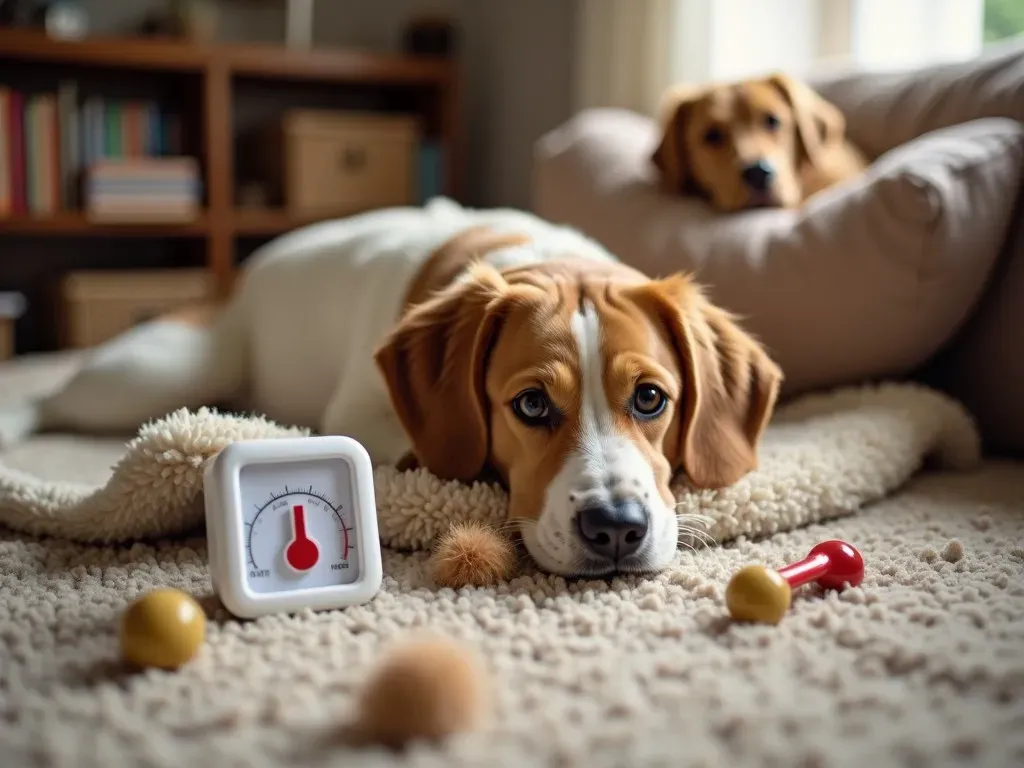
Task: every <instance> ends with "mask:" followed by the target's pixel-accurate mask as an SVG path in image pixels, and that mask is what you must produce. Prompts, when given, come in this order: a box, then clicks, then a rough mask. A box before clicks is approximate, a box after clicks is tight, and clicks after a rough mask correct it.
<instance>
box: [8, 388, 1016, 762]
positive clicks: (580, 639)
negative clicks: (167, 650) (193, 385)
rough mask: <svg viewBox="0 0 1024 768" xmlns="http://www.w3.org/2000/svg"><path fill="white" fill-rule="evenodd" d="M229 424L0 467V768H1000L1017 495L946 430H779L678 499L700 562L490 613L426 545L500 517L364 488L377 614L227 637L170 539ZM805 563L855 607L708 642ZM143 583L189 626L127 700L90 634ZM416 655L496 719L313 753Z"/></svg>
mask: <svg viewBox="0 0 1024 768" xmlns="http://www.w3.org/2000/svg"><path fill="white" fill-rule="evenodd" d="M2 380H3V381H10V379H2ZM0 391H3V393H4V394H5V395H7V394H8V390H5V389H4V387H3V386H0ZM244 423H245V424H248V425H249V426H248V427H246V426H244V425H243V423H241V422H238V420H236V419H234V418H232V417H229V416H226V415H222V414H215V413H212V412H199V413H187V412H182V413H179V414H174V415H172V416H170V417H169V418H168V419H165V420H162V421H160V422H157V423H155V424H153V425H149V426H148V427H147V428H146V429H144V430H143V431H142V432H141V433H140V434H139V435H138V436H137V437H136V438H135V439H134V440H133V441H132V442H131V443H129V444H128V445H127V446H125V445H124V444H123V443H121V445H120V447H119V449H118V450H117V451H116V452H114V451H113V445H114V441H110V440H107V441H99V440H90V439H88V438H62V437H51V436H47V437H40V438H37V439H35V440H34V441H32V442H31V443H29V444H26V445H25V446H22V447H20V448H18V449H15V450H13V451H10V452H8V453H7V454H5V455H3V456H2V457H0V459H2V461H3V462H4V465H5V466H4V467H3V468H2V469H0V522H3V523H4V524H5V525H6V526H8V528H7V530H6V532H4V533H3V534H2V535H0V756H2V757H0V764H2V765H4V766H22V765H75V766H86V765H97V766H98V765H104V766H111V765H117V766H121V765H168V766H172V765H173V766H180V765H181V764H192V765H200V766H205V765H211V766H212V765H216V766H234V765H239V766H241V765H246V766H250V765H252V766H259V765H325V766H326V765H341V764H345V765H395V764H403V765H423V766H432V765H437V766H453V765H509V766H533V765H545V766H546V765H557V766H570V765H586V766H605V765H608V766H648V765H666V766H668V765H672V766H681V765H707V766H726V765H728V766H742V765H778V766H805V765H806V766H826V765H851V766H853V765H857V766H860V765H863V764H864V763H865V762H868V761H873V762H874V763H876V764H878V765H896V764H900V765H903V764H905V765H929V766H934V765H947V764H948V765H953V764H971V765H1011V764H1014V763H1015V762H1016V763H1019V762H1020V761H1021V760H1024V653H1022V648H1024V549H1022V546H1024V545H1022V542H1024V477H1022V472H1021V468H1020V467H1019V466H1017V465H1012V464H996V463H987V464H984V465H980V466H978V465H976V462H977V458H978V457H977V436H976V433H975V431H974V427H973V424H972V423H971V421H970V419H969V418H968V417H967V415H966V414H965V413H964V412H963V411H962V410H961V409H960V408H959V407H958V406H957V405H956V404H955V403H952V402H950V401H949V400H947V399H946V398H944V397H942V396H940V395H937V394H936V393H933V392H930V391H928V390H921V389H917V388H913V387H897V386H891V387H881V388H876V389H865V390H850V391H844V392H839V393H836V394H834V395H829V396H822V397H813V398H806V399H803V400H801V401H798V402H796V403H793V404H791V405H789V406H787V407H786V408H784V409H782V411H780V413H779V415H778V417H777V418H776V419H775V421H774V422H773V424H772V427H771V429H770V430H769V435H768V437H767V438H766V441H765V448H764V463H763V465H762V467H761V468H760V469H759V470H758V472H755V473H752V474H751V475H750V476H748V478H745V479H744V481H742V482H741V483H739V484H737V485H736V486H734V487H733V488H730V489H727V490H725V491H722V492H719V493H699V494H691V493H689V492H688V491H687V490H686V489H685V488H680V489H679V493H680V497H681V500H682V501H683V504H684V510H683V511H686V512H688V513H700V514H703V515H707V516H708V517H710V518H711V519H712V523H711V525H710V527H709V529H708V532H709V533H710V534H711V535H713V536H714V537H715V539H716V540H717V542H718V544H719V545H720V546H716V547H712V548H697V549H690V548H688V547H683V548H681V549H680V552H679V554H678V555H677V558H676V561H675V562H674V563H673V565H672V567H670V568H669V569H667V570H666V571H665V572H663V573H661V574H659V575H658V576H656V577H654V578H645V579H635V578H627V579H615V580H612V581H610V582H603V581H601V582H595V581H586V582H566V581H565V580H563V579H559V578H554V577H550V576H546V575H544V574H540V573H537V572H535V571H527V572H525V573H523V574H522V575H521V576H519V577H518V578H516V579H515V580H514V581H512V582H511V583H509V584H507V585H502V586H501V587H499V588H496V589H469V590H462V591H460V592H453V591H451V590H445V589H437V588H435V587H434V586H433V585H432V584H431V583H430V580H429V576H428V573H429V572H428V570H427V568H426V563H427V557H428V554H427V552H426V551H425V549H424V548H425V547H427V546H429V543H430V541H431V540H432V538H433V537H434V536H435V535H436V534H437V533H438V532H439V531H440V530H441V529H442V527H443V526H444V525H446V524H447V521H449V520H451V519H455V518H460V517H461V518H466V517H476V518H479V519H494V518H496V517H500V515H501V514H502V510H503V505H504V498H503V497H502V495H501V493H500V491H499V490H498V489H496V488H493V487H491V486H483V485H480V486H475V487H465V486H458V485H453V484H446V483H440V482H439V481H437V480H436V478H431V477H429V476H428V475H426V474H425V473H422V472H419V473H398V472H395V471H394V470H391V469H389V468H381V469H379V470H378V471H377V475H376V478H375V479H376V486H377V492H378V503H379V514H380V517H381V522H382V538H383V539H384V541H385V543H386V544H388V545H389V548H388V549H386V550H385V553H384V569H385V574H386V576H385V581H384V586H383V590H382V592H381V593H380V594H379V595H378V596H377V598H375V599H374V601H373V602H371V603H370V604H368V605H366V606H360V607H355V608H350V609H348V610H345V611H335V612H326V613H321V614H311V613H302V614H298V615H295V616H272V617H266V618H263V619H260V620H257V621H252V622H242V621H238V620H236V619H234V618H232V617H231V616H229V615H227V614H226V613H225V612H224V611H223V609H222V608H221V607H220V606H219V604H218V602H217V601H216V599H215V598H214V597H213V596H212V595H210V583H209V577H208V573H207V570H206V554H205V542H204V539H203V538H202V536H201V535H200V532H199V531H197V530H195V528H196V524H197V523H200V522H201V509H202V507H201V500H200V490H201V489H200V488H199V487H198V486H197V485H196V481H197V477H198V476H199V475H198V473H199V472H200V471H201V466H202V461H203V460H205V459H206V458H208V457H209V456H210V455H213V454H214V453H215V452H216V450H218V449H219V448H218V445H223V441H225V440H230V439H237V437H239V436H242V435H244V434H251V433H246V432H245V430H246V429H250V430H255V433H258V434H263V435H266V436H274V435H280V434H285V433H287V432H288V430H286V429H284V428H281V427H278V426H277V425H272V424H269V423H267V422H248V421H247V422H244ZM232 430H234V431H232ZM239 430H241V431H239ZM218 441H221V442H220V443H218ZM110 459H113V462H111V461H110ZM929 459H930V460H932V461H933V462H934V464H932V465H930V466H929V465H928V464H926V463H925V462H926V461H927V460H929ZM97 462H99V463H97ZM111 463H112V464H113V467H112V470H111V469H110V464H111ZM64 478H75V479H78V480H79V482H78V483H75V484H72V483H69V482H66V481H64ZM853 513H856V514H853ZM15 529H18V531H19V532H15ZM767 534H773V535H768V536H766V535H767ZM831 537H840V538H845V539H847V540H849V541H851V542H853V543H855V544H856V545H857V546H858V547H859V548H860V549H861V551H862V552H863V553H864V555H865V558H866V561H867V576H866V578H865V581H864V584H863V585H862V586H861V587H859V588H857V589H852V590H848V591H846V592H844V593H841V594H834V593H829V594H823V593H821V591H820V590H817V589H815V588H805V589H803V590H801V591H800V592H799V593H798V596H797V597H796V598H795V600H794V605H793V608H792V611H791V614H790V615H789V616H787V617H786V619H785V620H784V621H783V623H782V624H781V625H779V626H778V627H760V626H748V625H737V624H733V623H731V622H729V621H728V620H727V619H726V618H725V614H724V610H723V605H722V592H723V589H724V585H725V584H726V582H727V581H728V578H729V577H730V576H731V574H732V573H733V572H735V570H736V569H737V568H739V567H741V566H742V565H743V564H746V563H749V562H764V563H767V564H770V565H776V566H778V565H781V564H783V563H785V562H787V561H790V560H795V559H799V558H800V557H802V556H803V555H805V554H806V552H807V550H809V549H810V547H811V546H813V545H814V543H816V542H817V541H819V540H821V539H824V538H831ZM104 542H108V543H104ZM398 548H403V549H406V550H411V551H405V552H402V551H399V549H398ZM161 585H166V586H174V587H177V588H179V589H183V590H186V591H189V592H191V593H193V594H195V595H197V596H199V597H200V598H201V599H202V600H203V602H204V605H205V606H206V607H207V609H208V613H209V616H210V618H211V622H210V627H209V632H208V642H207V644H206V646H205V648H204V650H203V652H202V654H201V655H200V657H199V658H197V659H196V660H195V661H194V662H192V663H191V664H189V665H187V666H186V667H185V668H183V669H181V670H179V671H177V672H171V673H168V672H156V671H149V672H144V673H134V672H131V671H130V670H128V669H126V668H125V667H124V666H123V665H122V664H121V662H120V660H119V658H118V649H117V643H116V627H117V620H118V618H119V615H120V613H121V611H122V610H123V609H124V607H125V605H126V603H127V602H128V601H129V600H131V599H132V598H134V597H136V596H138V595H140V594H142V593H144V592H145V591H147V590H149V589H151V588H153V587H155V586H161ZM418 628H429V629H431V630H433V631H436V632H441V633H445V634H448V635H451V636H453V637H456V638H460V639H462V640H464V641H466V642H469V643H472V644H474V645H475V646H477V647H478V648H480V650H481V651H482V652H483V656H484V657H485V658H486V659H487V661H488V665H489V667H490V670H491V672H492V673H493V675H494V677H495V679H496V682H497V702H496V713H495V714H496V716H495V717H494V718H493V720H492V721H491V722H490V723H489V724H488V726H487V728H486V729H485V730H484V731H482V732H477V733H473V734H469V735H466V736H462V737H459V738H457V739H454V740H452V741H451V742H449V743H447V744H444V745H442V746H440V747H431V746H427V745H417V746H415V747H414V748H413V749H412V750H411V751H410V752H408V753H406V754H404V755H401V756H395V755H391V754H389V753H386V752H383V751H379V750H374V749H363V750H352V749H350V748H346V747H344V746H343V745H342V744H341V743H340V742H339V740H338V738H337V733H338V725H339V724H340V723H342V722H344V721H345V720H347V718H348V717H349V716H350V714H351V707H352V705H353V694H354V693H355V691H356V690H357V689H358V686H359V685H360V683H361V682H362V680H363V679H364V677H365V674H366V672H367V670H368V669H369V666H370V664H371V663H372V662H374V661H375V660H377V659H378V658H379V657H380V654H381V653H382V651H383V650H384V649H385V648H386V647H387V646H388V645H389V644H390V643H391V642H393V641H396V640H401V639H403V638H405V637H407V636H408V634H409V633H410V631H414V630H416V629H418Z"/></svg>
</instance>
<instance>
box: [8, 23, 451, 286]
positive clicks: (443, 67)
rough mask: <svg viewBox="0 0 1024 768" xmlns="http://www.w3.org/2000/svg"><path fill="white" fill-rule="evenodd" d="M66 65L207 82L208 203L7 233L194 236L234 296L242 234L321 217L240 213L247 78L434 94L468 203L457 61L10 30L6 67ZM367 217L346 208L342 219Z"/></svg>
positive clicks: (47, 221) (36, 223) (58, 220)
mask: <svg viewBox="0 0 1024 768" xmlns="http://www.w3.org/2000/svg"><path fill="white" fill-rule="evenodd" d="M5 61H12V62H21V63H22V64H32V63H36V64H45V63H51V64H53V63H56V64H65V65H69V66H70V67H78V68H101V69H113V70H124V71H139V70H145V71H150V72H160V73H168V74H173V73H191V74H197V75H198V76H199V78H200V89H201V94H200V96H201V97H200V100H199V103H200V105H201V109H202V115H200V116H199V117H200V128H201V133H202V157H201V158H200V159H201V161H202V167H203V174H204V178H203V183H204V186H205V189H206V203H207V204H206V207H205V209H204V210H203V212H202V214H201V215H200V216H199V217H198V218H196V219H194V220H191V221H188V222H185V223H181V224H176V223H161V222H154V223H152V224H149V223H125V224H112V223H102V222H92V221H90V220H89V219H88V217H87V216H86V215H85V214H84V213H82V212H80V211H66V210H62V211H58V212H57V213H56V214H53V215H52V216H35V215H31V214H28V215H19V216H12V217H6V218H5V217H0V235H4V234H12V235H19V236H61V237H90V236H96V237H111V236H126V237H169V238H175V237H189V238H200V239H203V240H205V245H206V254H205V265H206V268H207V269H209V270H211V272H212V273H213V276H214V279H215V282H216V285H217V290H218V293H219V294H220V295H226V294H227V293H228V292H229V291H230V289H231V285H232V281H233V279H234V274H235V243H236V239H237V238H238V237H270V236H274V235H277V234H281V233H283V232H287V231H288V230H290V229H293V228H295V227H297V226H301V225H303V224H308V223H312V222H313V221H316V220H318V217H305V216H301V215H295V214H293V213H291V212H289V211H288V210H287V209H265V210H253V209H246V208H238V209H236V208H235V206H234V203H233V200H234V197H235V195H234V181H235V179H234V150H233V143H234V137H233V133H232V125H233V105H234V99H233V96H234V85H235V81H236V79H238V78H244V79H246V80H250V81H251V80H265V81H293V82H307V83H327V84H330V83H337V84H339V85H341V84H363V85H380V86H382V87H387V86H420V87H424V88H427V89H429V92H430V93H431V94H432V95H431V99H433V100H434V104H433V106H432V107H431V109H433V110H435V114H436V115H437V116H438V117H439V125H440V132H439V134H438V139H439V141H440V145H441V147H442V149H443V152H444V158H445V167H444V188H443V190H444V193H445V194H446V195H449V196H451V197H453V198H456V199H459V198H460V197H461V195H462V184H463V181H462V179H463V152H464V138H463V134H462V113H461V99H460V93H459V71H458V65H457V62H456V61H455V60H452V59H431V58H419V57H414V56H402V55H389V54H378V53H370V52H363V51H352V50H345V49H313V50H310V51H297V50H291V49H288V48H284V47H280V46H272V45H250V44H210V45H197V44H192V43H188V42H177V41H172V40H164V39H147V38H113V37H111V38H102V37H90V38H88V39H85V40H81V41H60V40H53V39H51V38H49V37H47V36H46V35H44V34H42V33H39V32H34V31H25V30H17V29H0V64H2V63H3V62H5ZM358 212H359V211H357V210H353V211H340V212H337V213H335V214H333V215H334V216H338V215H343V214H345V213H358Z"/></svg>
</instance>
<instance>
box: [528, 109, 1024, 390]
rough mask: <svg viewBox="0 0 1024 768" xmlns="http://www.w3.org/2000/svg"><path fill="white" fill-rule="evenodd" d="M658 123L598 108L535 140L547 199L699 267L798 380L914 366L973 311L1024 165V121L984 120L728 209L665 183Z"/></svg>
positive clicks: (551, 205)
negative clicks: (808, 190)
mask: <svg viewBox="0 0 1024 768" xmlns="http://www.w3.org/2000/svg"><path fill="white" fill-rule="evenodd" d="M656 141H657V125H656V123H655V122H654V121H652V120H651V119H649V118H647V117H644V116H640V115H638V114H635V113H632V112H628V111H622V110H602V109H599V110H589V111H584V112H581V113H579V114H578V115H577V116H575V117H574V118H573V119H572V120H570V121H569V122H568V123H567V124H565V125H563V126H561V127H560V128H558V129H556V130H554V131H552V132H551V133H550V134H548V135H547V136H545V137H543V138H542V139H541V140H540V141H539V142H538V144H537V147H536V166H535V176H534V182H535V186H534V206H533V207H534V209H535V211H536V212H537V213H539V214H540V215H542V216H545V217H547V218H549V219H552V220H554V221H559V222H563V223H567V224H569V225H571V226H574V227H576V228H578V229H580V230H581V231H583V232H584V233H586V234H588V235H590V236H591V237H594V238H595V239H597V240H598V241H600V242H602V243H603V244H604V245H605V246H606V247H608V248H609V249H610V250H612V251H613V252H615V253H616V254H617V255H618V256H619V257H620V258H622V259H623V260H624V261H627V262H628V263H630V264H633V265H635V266H637V267H638V268H640V269H642V270H644V271H646V272H647V273H649V274H652V275H656V274H665V273H668V272H672V271H676V270H689V271H693V272H694V273H695V274H696V276H697V277H698V278H699V279H700V280H701V281H703V282H704V283H705V284H707V285H708V286H709V290H710V295H711V297H712V298H713V299H714V300H715V301H717V302H718V303H720V304H722V305H723V306H725V307H727V308H729V309H731V310H733V311H734V312H737V313H739V314H740V315H741V316H742V317H743V318H745V324H746V327H747V328H749V329H750V330H751V331H753V332H754V333H755V334H756V335H757V336H759V337H760V338H761V340H762V341H763V342H764V343H765V344H766V345H767V347H768V348H769V350H770V351H771V353H772V355H773V356H774V358H775V359H776V360H777V361H778V362H779V364H780V365H782V367H783V369H784V371H785V373H786V386H785V392H786V393H789V394H793V393H796V392H799V391H804V390H808V389H811V388H819V387H824V386H833V385H839V384H844V383H849V382H853V381H858V380H863V379H867V378H883V377H893V376H899V375H903V374H907V373H909V372H911V371H912V370H913V369H914V368H916V367H917V366H919V365H920V364H921V363H922V362H923V361H925V360H926V359H927V358H928V357H929V356H930V355H932V354H933V353H934V352H935V351H936V350H937V349H938V348H939V347H940V346H941V345H942V344H943V343H944V342H945V341H946V340H947V339H948V338H949V337H950V335H951V334H952V333H953V332H954V330H955V329H956V328H957V327H958V326H960V325H961V323H963V322H964V320H965V319H966V317H967V316H968V314H969V313H970V311H971V309H972V307H973V306H974V304H975V302H976V300H977V298H978V296H979V294H980V292H981V291H982V288H983V286H984V284H985V281H986V279H987V278H988V276H989V273H990V271H991V269H992V266H993V263H994V262H995V259H996V256H997V253H998V252H999V248H1000V245H1001V243H1002V242H1003V240H1004V238H1005V236H1006V232H1007V229H1008V220H1009V217H1010V214H1011V210H1012V207H1013V203H1014V199H1015V197H1016V194H1017V188H1018V184H1019V179H1020V178H1021V175H1022V171H1024V127H1022V126H1021V125H1020V124H1019V123H1017V122H1015V121H1013V120H1009V119H1005V118H989V119H982V120H973V121H970V122H967V123H964V124H961V125H955V126H951V127H947V128H943V129H941V130H938V131H935V132H933V133H930V134H927V135H925V136H922V137H920V138H918V139H916V140H914V141H911V142H909V143H906V144H903V145H900V146H897V147H895V148H894V149H892V150H890V151H888V152H886V153H884V154H883V155H882V156H881V157H880V158H879V159H878V161H877V162H876V163H874V164H873V166H872V167H871V168H870V169H869V171H868V172H867V173H866V174H864V175H863V176H862V177H860V178H857V179H854V180H850V181H848V182H846V183H844V184H841V185H838V186H836V187H833V188H832V189H829V190H826V191H825V192H823V193H821V194H820V195H818V196H816V197H815V198H814V199H812V200H811V201H810V202H809V203H808V204H807V205H805V206H804V208H803V209H801V210H799V211H787V210H757V211H747V212H742V213H737V214H727V215H723V214H720V213H717V212H716V211H714V210H712V209H711V208H710V207H709V206H708V205H707V204H706V203H704V202H702V201H700V200H696V199H691V198H679V197H672V196H669V195H667V194H664V193H662V192H660V191H659V189H658V186H657V181H656V176H655V171H654V168H653V167H652V165H651V163H650V159H649V158H650V154H651V151H652V150H653V148H654V146H655V143H656Z"/></svg>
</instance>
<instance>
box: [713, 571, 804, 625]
mask: <svg viewBox="0 0 1024 768" xmlns="http://www.w3.org/2000/svg"><path fill="white" fill-rule="evenodd" d="M792 594H793V591H792V589H791V588H790V586H789V583H788V582H787V581H786V580H785V579H784V578H782V576H781V575H780V574H779V573H778V572H777V571H774V570H772V569H771V568H765V567H764V566H763V565H748V566H747V567H746V568H743V569H741V570H740V571H737V573H736V575H735V576H733V577H732V579H731V580H730V581H729V586H728V588H727V589H726V591H725V603H726V605H727V606H728V608H729V613H730V615H732V617H733V618H734V619H736V620H738V621H755V622H760V623H763V624H778V623H779V622H780V621H782V618H783V617H784V616H785V615H786V611H788V610H789V605H790V601H791V600H792Z"/></svg>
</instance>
